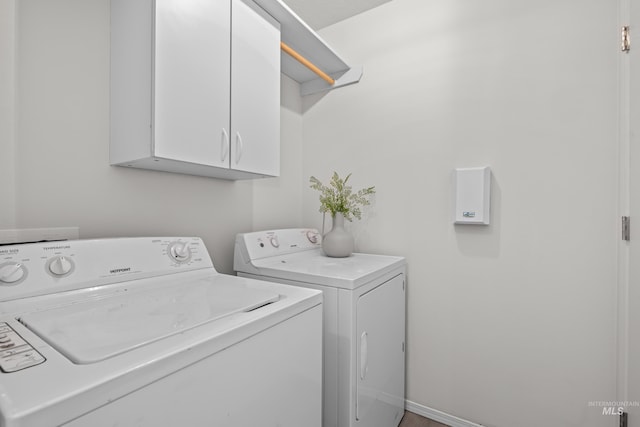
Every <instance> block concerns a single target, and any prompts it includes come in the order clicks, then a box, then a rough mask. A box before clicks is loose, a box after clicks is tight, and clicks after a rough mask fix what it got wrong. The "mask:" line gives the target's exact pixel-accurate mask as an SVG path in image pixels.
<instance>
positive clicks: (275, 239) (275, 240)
mask: <svg viewBox="0 0 640 427" xmlns="http://www.w3.org/2000/svg"><path fill="white" fill-rule="evenodd" d="M269 242H271V246H273V247H274V248H279V247H280V242H278V236H271V238H270V239H269Z"/></svg>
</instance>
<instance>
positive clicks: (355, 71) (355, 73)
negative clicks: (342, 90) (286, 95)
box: [300, 65, 362, 96]
mask: <svg viewBox="0 0 640 427" xmlns="http://www.w3.org/2000/svg"><path fill="white" fill-rule="evenodd" d="M361 78H362V65H356V66H353V67H351V68H349V69H348V70H347V71H346V72H344V73H343V74H342V75H341V76H340V77H338V78H337V79H335V83H333V85H328V84H327V83H325V82H324V81H323V80H322V79H315V80H310V81H308V82H304V83H302V84H301V85H300V95H302V96H305V95H311V94H313V93H318V92H324V91H327V90H331V89H337V88H339V87H343V86H349V85H352V84H354V83H358V82H359V81H360V79H361Z"/></svg>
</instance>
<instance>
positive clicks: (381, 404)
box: [356, 274, 405, 427]
mask: <svg viewBox="0 0 640 427" xmlns="http://www.w3.org/2000/svg"><path fill="white" fill-rule="evenodd" d="M356 309H357V314H356V330H357V335H356V340H357V347H358V351H357V359H358V360H357V372H356V375H357V380H356V384H357V386H356V388H357V396H356V399H357V400H356V423H357V424H362V425H366V426H367V427H389V426H397V425H398V423H399V422H400V419H401V418H402V416H403V414H404V363H405V360H404V334H405V292H404V275H403V274H400V275H398V276H396V277H394V278H393V279H391V280H389V281H387V282H385V283H383V284H382V285H380V286H378V287H376V288H375V289H372V290H371V291H369V292H367V293H366V294H364V295H362V296H361V297H360V298H359V299H358V302H357V308H356Z"/></svg>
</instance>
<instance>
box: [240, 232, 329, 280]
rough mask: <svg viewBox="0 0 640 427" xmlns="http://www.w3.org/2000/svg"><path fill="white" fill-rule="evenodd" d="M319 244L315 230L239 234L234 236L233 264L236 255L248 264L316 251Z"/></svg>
mask: <svg viewBox="0 0 640 427" xmlns="http://www.w3.org/2000/svg"><path fill="white" fill-rule="evenodd" d="M321 243H322V236H321V235H320V233H319V232H318V230H316V229H315V228H286V229H282V230H268V231H256V232H253V233H241V234H238V235H237V236H236V246H235V251H236V254H235V255H236V256H234V263H235V262H236V261H235V260H236V259H238V255H239V256H240V257H241V258H242V259H243V260H244V261H245V262H249V261H251V260H256V259H261V258H267V257H272V256H278V255H286V254H291V253H295V252H302V251H307V250H310V249H317V248H319V247H320V246H321ZM236 270H238V269H236Z"/></svg>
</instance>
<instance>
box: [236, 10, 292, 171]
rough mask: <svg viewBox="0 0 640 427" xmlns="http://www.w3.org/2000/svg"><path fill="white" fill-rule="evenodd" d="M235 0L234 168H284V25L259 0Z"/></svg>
mask: <svg viewBox="0 0 640 427" xmlns="http://www.w3.org/2000/svg"><path fill="white" fill-rule="evenodd" d="M250 3H251V4H252V6H249V5H248V4H247V3H245V2H243V1H242V0H233V1H232V9H233V10H232V24H231V27H232V39H231V49H232V53H231V70H232V75H231V168H232V169H238V170H243V171H247V172H254V173H259V174H263V175H271V176H277V175H279V173H280V29H279V25H278V24H277V23H276V22H274V21H273V19H272V18H271V17H269V16H268V15H266V14H265V13H264V12H262V11H261V10H260V9H259V8H258V7H257V6H255V4H253V2H250Z"/></svg>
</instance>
